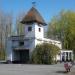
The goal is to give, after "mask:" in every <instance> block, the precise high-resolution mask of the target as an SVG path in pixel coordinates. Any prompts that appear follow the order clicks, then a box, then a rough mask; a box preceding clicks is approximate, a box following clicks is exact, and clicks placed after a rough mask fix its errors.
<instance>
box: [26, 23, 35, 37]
mask: <svg viewBox="0 0 75 75" xmlns="http://www.w3.org/2000/svg"><path fill="white" fill-rule="evenodd" d="M28 27H32V31H28ZM34 36H35V25H34V24H32V25H25V37H34Z"/></svg>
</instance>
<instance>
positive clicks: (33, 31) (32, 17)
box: [21, 7, 46, 39]
mask: <svg viewBox="0 0 75 75" xmlns="http://www.w3.org/2000/svg"><path fill="white" fill-rule="evenodd" d="M21 23H22V24H25V37H27V38H38V39H42V38H43V37H44V25H46V23H45V21H44V19H43V18H42V16H41V15H40V13H39V12H38V11H37V9H36V8H35V7H32V8H31V9H30V10H29V12H28V13H27V14H26V15H25V17H24V18H23V20H22V21H21Z"/></svg>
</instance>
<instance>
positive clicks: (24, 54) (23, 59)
mask: <svg viewBox="0 0 75 75" xmlns="http://www.w3.org/2000/svg"><path fill="white" fill-rule="evenodd" d="M19 56H20V57H19V58H20V63H28V61H29V50H20V51H19Z"/></svg>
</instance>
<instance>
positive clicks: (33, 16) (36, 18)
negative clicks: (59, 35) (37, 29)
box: [21, 7, 46, 25]
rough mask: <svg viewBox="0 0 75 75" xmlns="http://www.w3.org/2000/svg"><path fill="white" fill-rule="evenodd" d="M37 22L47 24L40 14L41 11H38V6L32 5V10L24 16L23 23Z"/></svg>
mask: <svg viewBox="0 0 75 75" xmlns="http://www.w3.org/2000/svg"><path fill="white" fill-rule="evenodd" d="M33 22H37V23H38V24H43V25H46V23H45V21H44V19H43V18H42V16H41V15H40V13H39V12H38V11H37V9H36V8H34V7H32V8H31V9H30V11H29V12H28V13H27V14H26V16H25V17H24V18H23V20H22V21H21V23H23V24H25V23H33Z"/></svg>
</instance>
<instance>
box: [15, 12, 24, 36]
mask: <svg viewBox="0 0 75 75" xmlns="http://www.w3.org/2000/svg"><path fill="white" fill-rule="evenodd" d="M24 16H25V12H24V11H23V12H20V13H19V14H18V16H17V18H16V27H17V34H18V35H24V27H25V25H24V24H22V23H21V20H22V19H23V17H24Z"/></svg>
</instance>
